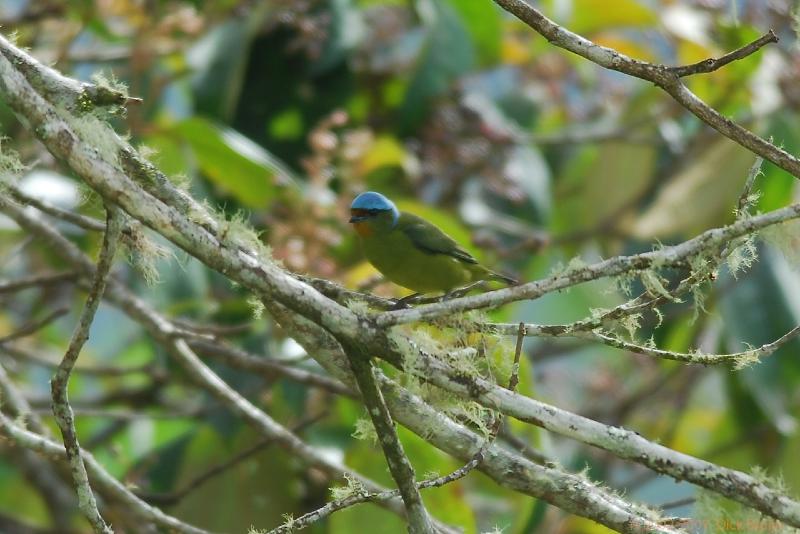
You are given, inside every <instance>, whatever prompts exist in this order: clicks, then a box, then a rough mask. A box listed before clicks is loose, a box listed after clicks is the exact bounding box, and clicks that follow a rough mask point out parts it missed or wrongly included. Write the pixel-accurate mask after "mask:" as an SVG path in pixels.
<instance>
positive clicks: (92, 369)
mask: <svg viewBox="0 0 800 534" xmlns="http://www.w3.org/2000/svg"><path fill="white" fill-rule="evenodd" d="M0 353H4V354H7V355H8V356H10V357H11V358H13V359H14V360H16V361H23V362H29V363H32V364H35V365H41V366H42V367H47V368H49V369H57V368H58V365H59V362H56V361H51V360H49V359H47V358H45V357H43V356H39V355H38V354H36V353H35V352H34V351H31V350H28V349H23V348H21V347H17V346H14V345H3V346H0ZM72 371H73V372H75V373H81V374H85V375H94V376H124V375H130V374H139V373H143V374H149V373H151V372H152V371H153V365H152V364H150V363H148V364H144V365H132V366H120V365H79V364H75V366H74V367H73V368H72Z"/></svg>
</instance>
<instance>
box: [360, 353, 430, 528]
mask: <svg viewBox="0 0 800 534" xmlns="http://www.w3.org/2000/svg"><path fill="white" fill-rule="evenodd" d="M345 353H346V354H347V357H348V359H349V360H350V368H351V369H352V371H353V377H354V378H355V380H356V383H357V384H358V390H359V391H360V392H361V398H362V399H363V400H364V405H365V406H366V407H367V412H368V413H369V416H370V419H372V425H373V426H374V427H375V432H376V433H377V434H378V440H379V442H380V444H381V448H382V449H383V455H384V457H385V458H386V463H387V464H388V465H389V472H390V473H391V474H392V478H394V481H395V482H396V483H397V487H398V489H399V493H400V496H401V497H402V498H403V503H404V504H405V506H406V513H407V514H408V531H409V532H410V533H411V534H433V532H434V531H433V525H432V524H431V518H430V516H429V515H428V511H427V510H426V509H425V504H424V503H423V502H422V497H421V496H420V494H419V489H417V481H416V477H415V474H414V467H413V466H412V465H411V462H409V461H408V457H406V454H405V452H404V451H403V445H402V444H401V443H400V438H399V437H398V436H397V431H396V430H395V428H394V422H393V421H392V416H391V415H390V414H389V409H388V408H387V407H386V403H385V402H384V400H383V394H382V393H381V390H380V389H379V388H378V384H377V383H376V382H375V374H374V373H375V369H374V368H373V367H372V362H371V361H370V358H369V356H368V355H367V354H366V353H365V352H364V351H363V350H358V348H357V347H355V346H350V347H348V350H346V352H345Z"/></svg>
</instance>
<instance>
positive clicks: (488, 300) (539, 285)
mask: <svg viewBox="0 0 800 534" xmlns="http://www.w3.org/2000/svg"><path fill="white" fill-rule="evenodd" d="M799 217H800V203H799V204H792V205H790V206H786V207H785V208H780V209H777V210H774V211H770V212H767V213H763V214H761V215H756V216H753V217H749V218H746V219H740V220H738V221H736V222H734V223H732V224H730V225H728V226H723V227H721V228H713V229H711V230H707V231H705V232H703V233H702V234H700V235H698V236H697V237H694V238H692V239H689V240H687V241H684V242H682V243H680V244H677V245H673V246H668V247H663V248H660V249H658V250H654V251H651V252H644V253H642V254H636V255H633V256H616V257H613V258H609V259H607V260H603V261H599V262H597V263H593V264H591V265H584V266H578V267H574V268H568V269H567V270H566V271H564V272H562V273H558V274H554V275H552V276H548V277H547V278H543V279H541V280H537V281H535V282H528V283H526V284H521V285H518V286H513V287H507V288H504V289H499V290H497V291H490V292H488V293H482V294H480V295H473V296H469V297H463V298H458V299H453V300H448V301H445V302H440V303H436V304H426V305H423V306H418V307H415V308H413V309H409V310H398V311H387V312H382V313H380V314H378V315H377V316H376V318H375V322H376V323H377V324H378V325H379V326H381V327H384V328H385V327H389V326H395V325H399V324H406V323H413V322H417V321H429V320H431V319H435V318H437V317H444V316H447V315H450V314H454V313H459V312H463V311H469V310H476V309H482V308H494V307H497V306H501V305H503V304H508V303H510V302H515V301H519V300H532V299H537V298H540V297H541V296H543V295H546V294H547V293H552V292H554V291H559V290H562V289H565V288H567V287H570V286H574V285H577V284H580V283H583V282H588V281H591V280H597V279H599V278H606V277H611V276H616V275H620V274H625V273H635V272H640V271H644V270H646V269H651V268H654V267H659V268H664V267H687V266H688V265H689V264H688V262H689V260H690V259H692V258H693V257H695V256H697V255H700V254H707V253H712V252H717V253H718V252H719V251H720V250H722V249H723V248H725V247H726V246H727V244H728V243H729V242H730V241H731V240H733V239H736V238H739V237H742V236H746V235H752V234H754V233H755V232H758V231H759V230H762V229H764V228H767V227H769V226H773V225H775V224H779V223H782V222H786V221H790V220H793V219H797V218H799Z"/></svg>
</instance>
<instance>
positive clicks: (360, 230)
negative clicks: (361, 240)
mask: <svg viewBox="0 0 800 534" xmlns="http://www.w3.org/2000/svg"><path fill="white" fill-rule="evenodd" d="M353 228H354V229H355V231H356V233H357V234H358V235H360V236H361V237H369V236H371V235H372V234H373V232H372V228H371V227H370V225H369V223H368V222H357V223H353Z"/></svg>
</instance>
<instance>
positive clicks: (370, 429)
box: [350, 417, 378, 445]
mask: <svg viewBox="0 0 800 534" xmlns="http://www.w3.org/2000/svg"><path fill="white" fill-rule="evenodd" d="M350 435H351V436H353V437H354V438H356V439H359V440H363V441H368V442H370V443H372V444H373V445H377V444H378V433H377V432H376V431H375V426H374V425H373V424H372V420H371V419H369V418H368V417H359V418H358V419H357V420H356V424H355V430H354V431H353V433H352V434H350Z"/></svg>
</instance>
